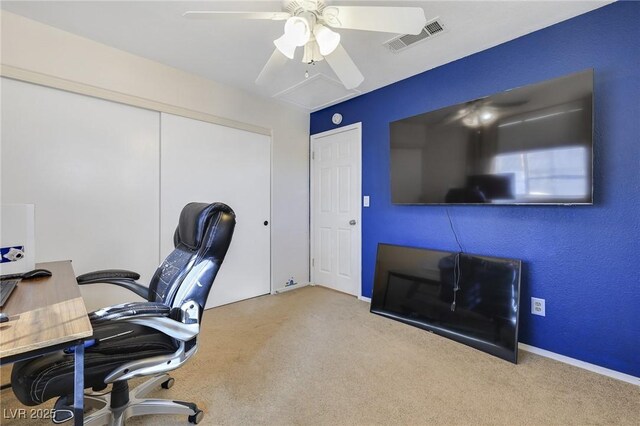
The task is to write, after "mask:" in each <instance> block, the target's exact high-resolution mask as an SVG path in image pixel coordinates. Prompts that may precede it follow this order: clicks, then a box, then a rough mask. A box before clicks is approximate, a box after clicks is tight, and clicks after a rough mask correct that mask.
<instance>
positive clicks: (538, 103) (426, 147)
mask: <svg viewBox="0 0 640 426" xmlns="http://www.w3.org/2000/svg"><path fill="white" fill-rule="evenodd" d="M592 141H593V70H591V69H590V70H586V71H582V72H579V73H576V74H571V75H568V76H566V77H561V78H556V79H554V80H549V81H545V82H542V83H537V84H532V85H529V86H525V87H521V88H517V89H513V90H509V91H506V92H502V93H498V94H495V95H491V96H487V97H485V98H481V99H476V100H473V101H469V102H465V103H462V104H458V105H453V106H449V107H446V108H442V109H439V110H436V111H431V112H426V113H424V114H419V115H416V116H413V117H409V118H405V119H402V120H398V121H394V122H392V123H390V145H391V151H390V162H391V201H392V203H394V204H592V203H593V191H592V175H593V166H592V164H593V142H592Z"/></svg>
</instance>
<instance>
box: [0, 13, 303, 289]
mask: <svg viewBox="0 0 640 426" xmlns="http://www.w3.org/2000/svg"><path fill="white" fill-rule="evenodd" d="M1 19H2V29H1V31H2V32H1V34H2V41H1V42H2V56H1V62H2V65H9V66H12V67H16V68H20V69H24V70H27V71H34V72H38V73H42V74H46V75H49V76H53V77H58V78H62V79H66V80H69V81H72V82H79V83H83V84H87V85H91V86H95V87H98V88H101V89H107V90H111V91H115V92H119V93H123V94H127V95H132V96H136V97H139V98H142V99H146V100H152V101H156V102H162V103H165V104H168V105H173V106H178V107H182V108H187V109H190V110H193V111H197V112H202V113H207V114H212V115H216V116H220V117H224V118H227V119H233V120H237V121H241V122H245V123H248V124H253V125H257V126H262V127H266V128H270V129H272V137H273V143H272V150H273V151H272V215H271V219H272V222H271V224H272V228H271V232H272V283H273V287H274V289H278V288H280V287H282V286H283V285H284V282H285V280H287V279H288V278H289V277H291V276H293V277H294V278H295V279H296V280H297V281H298V282H306V281H307V280H308V275H309V271H308V259H309V254H308V250H309V235H308V222H309V212H308V208H309V180H308V176H309V170H308V165H309V160H308V152H309V149H308V143H309V114H308V112H306V111H302V110H299V109H296V108H293V107H288V106H285V105H282V104H280V103H276V102H274V101H271V100H269V99H265V98H261V97H257V96H254V95H251V94H249V93H247V92H244V91H241V90H238V89H235V88H232V87H228V86H224V85H222V84H219V83H216V82H214V81H211V80H207V79H204V78H202V77H198V76H195V75H193V74H189V73H187V72H184V71H180V70H178V69H175V68H172V67H169V66H166V65H163V64H160V63H157V62H154V61H150V60H147V59H144V58H141V57H139V56H135V55H132V54H129V53H127V52H124V51H121V50H118V49H114V48H111V47H108V46H105V45H103V44H100V43H97V42H94V41H91V40H88V39H86V38H83V37H79V36H76V35H73V34H71V33H68V32H65V31H61V30H59V29H56V28H53V27H50V26H48V25H44V24H41V23H39V22H36V21H33V20H29V19H26V18H23V17H21V16H18V15H15V14H12V13H9V12H5V11H2V12H1ZM36 238H37V236H36ZM39 260H44V259H39ZM109 266H110V265H109Z"/></svg>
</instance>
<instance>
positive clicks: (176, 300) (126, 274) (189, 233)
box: [11, 203, 235, 425]
mask: <svg viewBox="0 0 640 426" xmlns="http://www.w3.org/2000/svg"><path fill="white" fill-rule="evenodd" d="M234 227H235V214H234V212H233V210H231V208H230V207H229V206H227V205H225V204H222V203H215V204H202V203H190V204H188V205H187V206H186V207H185V208H184V209H183V210H182V213H181V214H180V222H179V224H178V228H177V229H176V232H175V235H174V244H175V250H174V251H173V252H172V253H171V254H170V255H169V256H168V257H167V258H166V259H165V260H164V262H162V264H161V265H160V267H159V268H158V269H157V270H156V273H155V274H154V276H153V278H152V280H151V283H150V284H149V287H145V286H143V285H141V284H138V283H137V282H136V280H137V279H139V278H140V275H138V274H136V273H134V272H130V271H122V270H106V271H97V272H92V273H89V274H84V275H81V276H79V277H78V283H79V284H81V285H84V284H92V283H110V284H115V285H119V286H122V287H125V288H128V289H130V290H132V291H133V292H135V293H136V294H138V295H140V296H142V297H144V298H145V299H147V302H134V303H127V304H122V305H116V306H112V307H108V308H104V309H100V310H98V311H96V312H93V313H92V314H90V318H91V322H92V325H93V330H94V334H93V337H92V339H95V342H96V343H95V344H93V345H92V346H89V347H87V349H86V351H85V364H84V365H85V367H84V368H85V370H84V371H85V376H84V379H85V382H84V384H85V388H93V390H94V391H95V392H99V391H101V390H104V389H106V387H107V385H108V384H113V387H112V389H111V391H110V392H109V393H107V394H105V395H102V396H99V395H98V394H97V393H94V394H93V395H92V394H85V406H86V408H96V409H97V411H95V412H92V413H89V415H87V416H86V417H85V425H104V424H109V425H122V424H124V422H125V420H126V419H127V418H129V417H133V416H139V415H144V414H186V415H188V416H189V417H188V419H189V421H190V422H191V423H198V422H199V421H200V420H201V419H202V416H203V413H202V411H201V410H199V409H198V407H197V406H196V405H195V404H193V403H189V402H181V401H171V400H161V399H143V397H144V396H146V395H147V394H148V393H149V392H150V391H152V390H154V389H156V388H157V387H158V386H160V385H162V386H163V387H165V388H168V387H170V386H171V385H172V383H173V379H172V378H171V377H169V376H168V375H167V374H166V373H167V372H168V371H171V370H174V369H176V368H178V367H180V366H181V365H182V364H184V363H185V361H186V360H187V359H189V358H190V357H192V356H193V355H194V354H195V352H196V350H197V348H198V340H197V338H198V333H199V331H200V321H201V317H202V312H203V309H204V306H205V303H206V301H207V296H208V295H209V290H211V286H212V284H213V280H214V279H215V277H216V274H217V273H218V269H219V268H220V265H221V264H222V261H223V259H224V257H225V254H226V253H227V249H228V247H229V243H230V242H231V237H232V235H233V229H234ZM73 372H74V369H73V354H67V353H64V352H62V351H61V352H59V353H55V354H51V355H44V356H41V357H39V358H35V359H32V360H28V361H23V362H20V363H16V364H15V365H14V367H13V372H12V374H11V384H12V387H13V391H14V393H15V394H16V396H17V397H18V399H19V400H20V401H21V402H22V403H23V404H25V405H30V406H31V405H38V404H41V403H43V402H45V401H47V400H49V399H51V398H54V397H58V401H57V402H56V407H57V408H68V407H69V405H71V404H72V403H73V397H72V395H73V384H74V381H73ZM140 376H153V377H152V378H151V379H150V380H147V381H146V382H145V383H143V384H142V385H140V386H138V387H136V388H135V389H132V390H131V392H129V385H128V380H129V379H131V378H134V377H140ZM59 412H60V413H63V415H69V416H70V414H69V412H68V411H66V410H60V411H59ZM69 419H70V417H69ZM55 420H57V421H62V420H64V418H60V417H58V418H57V419H55Z"/></svg>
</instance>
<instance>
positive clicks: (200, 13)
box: [182, 10, 291, 21]
mask: <svg viewBox="0 0 640 426" xmlns="http://www.w3.org/2000/svg"><path fill="white" fill-rule="evenodd" d="M182 16H184V17H185V18H189V19H225V18H235V19H270V20H272V21H284V20H286V19H288V18H289V17H291V14H290V13H288V12H231V11H219V10H189V11H187V12H185V13H183V14H182Z"/></svg>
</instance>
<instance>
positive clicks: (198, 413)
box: [189, 409, 204, 425]
mask: <svg viewBox="0 0 640 426" xmlns="http://www.w3.org/2000/svg"><path fill="white" fill-rule="evenodd" d="M203 417H204V411H202V410H200V409H196V413H195V414H194V415H193V416H189V423H193V424H194V425H197V424H198V423H200V422H201V421H202V418H203Z"/></svg>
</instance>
